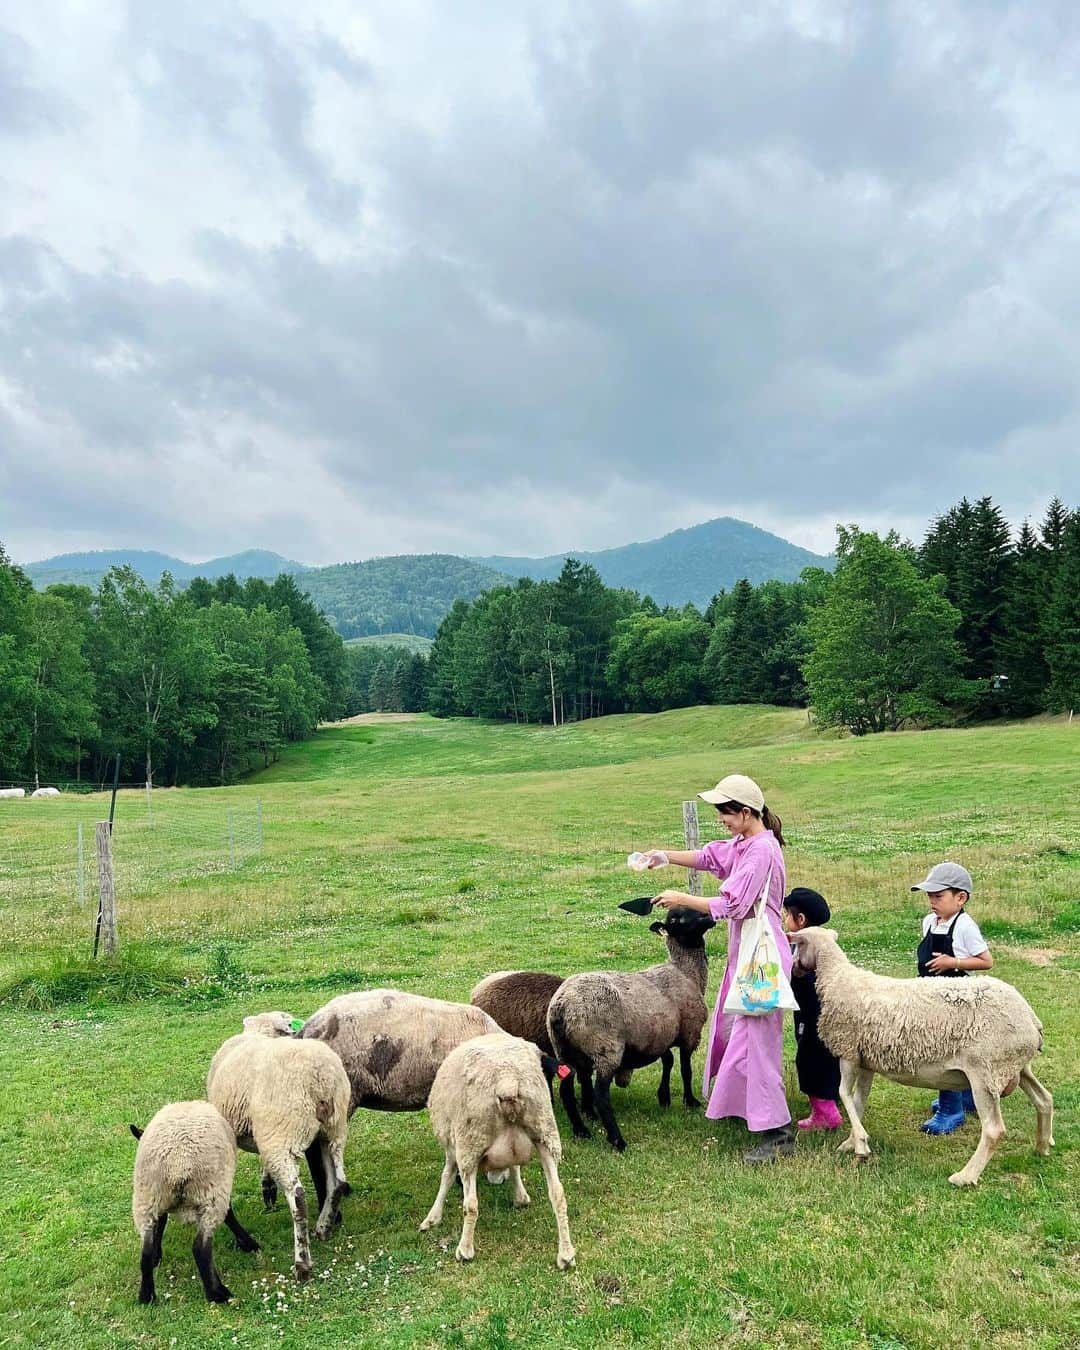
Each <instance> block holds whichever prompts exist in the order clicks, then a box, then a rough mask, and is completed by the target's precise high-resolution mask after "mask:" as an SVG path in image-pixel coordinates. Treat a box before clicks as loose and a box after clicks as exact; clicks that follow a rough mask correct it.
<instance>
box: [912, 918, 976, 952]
mask: <svg viewBox="0 0 1080 1350" xmlns="http://www.w3.org/2000/svg"><path fill="white" fill-rule="evenodd" d="M953 918H954V919H955V920H956V927H955V928H954V929H953V930H952V949H953V955H954V956H981V955H982V954H983V952H985V951H987V950H989V947H990V944H989V943H988V942H987V940H986V939H985V938H984V937H983V935H982V934H981V933H980V932H979V925H978V924H977V923H976V922H975V920H974V919H973V918H972V917H971V915H970V914H969V913H968V912H967V910H961V911H960V913H959V914H954V915H953ZM952 921H953V920H952V919H940V920H937V921H935V919H934V916H933V914H927V915H925V917H924V918H923V921H922V930H923V937H925V936H926V934H927V933H933V934H934V935H935V936H937V935H939V934H941V935H943V934H945V933H947V932H948V931H949V926H950V924H951V923H952Z"/></svg>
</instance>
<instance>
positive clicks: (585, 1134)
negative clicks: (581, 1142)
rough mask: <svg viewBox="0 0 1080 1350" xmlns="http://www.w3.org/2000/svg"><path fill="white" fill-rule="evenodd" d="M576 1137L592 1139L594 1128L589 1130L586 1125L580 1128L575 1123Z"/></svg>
mask: <svg viewBox="0 0 1080 1350" xmlns="http://www.w3.org/2000/svg"><path fill="white" fill-rule="evenodd" d="M574 1138H575V1139H591V1138H592V1130H587V1129H586V1128H585V1126H584V1125H582V1126H581V1127H580V1128H578V1126H576V1125H575V1126H574Z"/></svg>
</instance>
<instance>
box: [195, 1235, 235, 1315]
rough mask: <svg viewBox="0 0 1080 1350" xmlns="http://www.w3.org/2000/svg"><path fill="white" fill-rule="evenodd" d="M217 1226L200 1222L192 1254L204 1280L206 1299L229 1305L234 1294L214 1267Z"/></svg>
mask: <svg viewBox="0 0 1080 1350" xmlns="http://www.w3.org/2000/svg"><path fill="white" fill-rule="evenodd" d="M216 1226H217V1225H216V1224H208V1223H206V1222H205V1221H203V1222H200V1224H199V1228H198V1232H197V1233H196V1234H195V1241H194V1242H193V1243H192V1244H191V1254H192V1256H194V1258H195V1267H196V1269H197V1270H198V1272H199V1276H200V1278H201V1280H202V1284H203V1289H204V1291H205V1292H206V1297H207V1299H208V1300H209V1301H210V1302H211V1303H228V1301H229V1299H231V1298H232V1294H231V1293H230V1291H229V1290H228V1289H227V1288H226V1287H225V1285H224V1284H223V1283H222V1281H221V1276H220V1275H219V1274H218V1273H217V1268H216V1267H215V1265H214V1228H215V1227H216Z"/></svg>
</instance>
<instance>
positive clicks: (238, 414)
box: [0, 0, 1080, 563]
mask: <svg viewBox="0 0 1080 1350" xmlns="http://www.w3.org/2000/svg"><path fill="white" fill-rule="evenodd" d="M1078 239H1080V10H1078V8H1077V6H1076V4H1075V0H1040V2H1039V3H1038V4H1031V3H1030V2H1029V0H1021V2H1020V3H1015V4H1013V3H1005V2H1004V0H898V3H895V4H889V3H885V2H884V0H882V2H881V3H872V4H867V3H866V2H865V0H762V2H761V3H757V4H753V5H747V4H746V3H745V0H711V2H710V3H689V2H686V3H681V2H680V0H653V2H651V3H634V2H633V0H623V2H622V3H617V2H616V0H572V2H569V0H568V3H560V2H559V0H545V3H543V4H536V3H519V2H518V0H499V2H498V3H497V4H493V3H490V0H484V2H483V3H481V2H478V0H456V3H454V4H452V5H448V4H438V3H435V2H434V0H429V2H425V0H366V3H365V4H363V5H358V4H356V3H355V0H308V2H307V3H306V4H304V5H296V4H295V3H292V0H290V3H285V0H250V3H230V0H213V2H212V3H211V2H210V0H187V2H186V3H185V4H183V5H181V4H177V3H175V0H131V2H130V3H115V2H114V0H95V3H94V4H86V3H85V2H84V0H79V3H75V2H74V0H70V2H69V3H64V0H39V2H38V3H35V4H32V5H31V4H27V3H25V2H24V0H0V541H2V542H3V543H4V545H5V546H6V548H7V549H8V552H9V553H10V554H11V555H12V556H13V557H14V558H16V559H18V560H21V561H31V560H33V559H36V558H40V557H43V556H45V555H47V554H53V553H57V552H61V551H67V550H71V549H81V548H100V547H111V546H131V547H148V548H159V549H163V550H165V551H167V552H171V553H175V554H178V555H180V556H182V557H185V558H189V559H193V560H201V559H204V558H207V557H210V556H213V555H217V554H223V553H229V552H233V551H236V550H238V549H241V548H247V547H256V546H258V547H265V548H272V549H276V550H277V551H279V552H281V553H284V554H287V555H288V556H290V557H294V558H297V559H299V560H301V561H304V562H310V563H320V562H333V561H340V560H343V559H351V558H365V557H371V556H375V555H379V554H386V553H402V552H419V551H434V550H446V551H449V552H457V553H472V554H477V553H488V552H501V553H531V554H538V553H548V552H556V551H561V550H563V549H567V548H583V549H584V548H604V547H608V546H611V545H615V544H620V543H625V542H628V541H630V540H633V539H641V538H649V537H654V536H655V535H658V534H661V533H663V532H665V531H666V530H668V529H672V528H676V527H678V526H682V525H689V524H693V523H696V522H697V521H701V520H705V519H708V518H710V517H712V516H716V515H736V516H740V517H742V518H743V519H747V520H751V521H753V522H755V523H757V524H760V525H762V526H764V527H766V528H769V529H773V530H776V531H777V532H778V533H781V534H783V535H785V536H786V537H788V538H790V539H793V540H795V541H797V542H799V543H802V544H805V545H807V546H808V547H811V548H818V549H820V550H822V551H826V550H828V549H829V547H830V546H831V543H832V539H833V525H834V523H835V522H836V521H838V520H839V521H847V520H855V521H858V522H860V523H862V524H864V525H868V526H875V527H888V526H890V525H895V526H897V527H898V528H900V529H901V530H903V531H905V532H907V533H910V534H912V535H913V536H915V537H918V536H919V535H921V533H922V530H923V528H924V526H925V522H926V520H927V517H928V516H930V515H932V514H933V513H934V512H935V511H938V510H940V509H942V508H943V507H945V506H947V505H949V504H951V503H952V502H953V501H955V500H956V499H958V498H959V497H960V496H961V495H963V494H965V493H966V494H968V495H970V496H979V495H983V494H985V493H990V494H992V495H993V496H994V497H995V499H996V500H997V501H998V502H999V503H1000V504H1001V505H1002V506H1003V507H1004V508H1005V510H1006V511H1007V513H1008V514H1009V516H1010V517H1011V518H1012V519H1013V520H1014V521H1019V520H1020V519H1021V518H1022V517H1023V516H1024V515H1025V514H1033V515H1036V516H1038V515H1040V514H1041V513H1042V510H1043V508H1044V507H1045V504H1046V501H1047V499H1048V498H1049V497H1050V496H1052V495H1053V494H1055V493H1058V494H1061V495H1062V496H1064V497H1065V498H1066V500H1068V501H1070V502H1071V503H1073V504H1076V503H1077V499H1078V497H1080V492H1078V490H1077V488H1078V484H1080V467H1078V466H1080V397H1078V392H1080V391H1078V378H1077V373H1078V372H1080V247H1078Z"/></svg>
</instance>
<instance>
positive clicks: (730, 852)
mask: <svg viewBox="0 0 1080 1350" xmlns="http://www.w3.org/2000/svg"><path fill="white" fill-rule="evenodd" d="M770 866H771V867H772V880H771V882H770V884H769V896H768V900H767V902H766V909H767V914H768V919H769V923H770V924H771V925H772V928H773V935H774V936H775V938H776V944H777V946H778V947H779V949H780V960H781V963H782V965H783V968H784V974H785V975H787V976H789V977H790V975H791V951H790V948H789V947H788V943H787V939H786V938H785V936H784V929H783V924H782V922H781V907H782V903H783V898H784V889H785V886H786V884H787V873H786V871H785V869H784V854H783V851H782V850H781V848H780V845H779V844H778V843H777V842H776V837H775V835H774V834H773V832H772V830H762V831H761V832H760V833H759V834H755V835H752V836H751V837H750V838H749V839H743V838H742V837H738V838H735V839H724V840H720V839H718V840H716V841H715V842H713V843H711V844H706V845H705V847H704V848H703V849H701V850H700V851H699V853H698V854H697V857H696V858H695V859H694V868H695V870H696V871H698V872H712V873H713V875H714V876H718V877H720V878H722V879H723V883H724V884H723V885H722V886H721V888H720V894H719V896H718V897H717V898H716V899H715V900H712V901H710V903H709V909H710V911H711V913H712V916H713V918H714V919H716V920H717V922H719V920H721V919H727V921H728V960H727V967H726V969H725V971H724V979H723V981H722V983H721V985H720V993H719V995H718V997H717V1000H716V1007H715V1008H714V1010H713V1016H712V1025H711V1029H710V1033H709V1048H708V1051H707V1052H706V1055H705V1079H704V1083H703V1085H702V1091H703V1093H704V1095H705V1096H706V1098H707V1099H708V1106H707V1107H706V1110H705V1114H706V1116H708V1118H709V1119H710V1120H720V1119H721V1118H722V1117H724V1116H741V1117H742V1118H743V1119H744V1120H745V1121H746V1124H747V1127H748V1128H749V1129H751V1130H755V1131H757V1130H772V1129H777V1128H779V1127H780V1126H782V1125H787V1124H788V1123H789V1121H790V1120H791V1112H790V1111H789V1110H788V1105H787V1098H786V1097H785V1095H784V1080H783V1073H782V1059H783V1048H784V1014H783V1013H782V1012H775V1013H767V1014H766V1015H765V1016H764V1017H740V1016H733V1015H732V1014H730V1013H725V1012H724V999H725V998H726V997H727V992H728V989H729V987H730V985H731V981H732V978H733V976H734V971H735V963H736V961H737V960H738V955H739V938H740V936H741V933H742V926H743V920H744V919H745V918H747V917H748V916H749V915H750V913H751V911H752V910H753V908H754V905H755V903H756V902H757V899H758V896H759V895H760V894H761V888H762V887H763V886H764V885H765V877H766V876H767V874H768V871H769V868H770Z"/></svg>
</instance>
